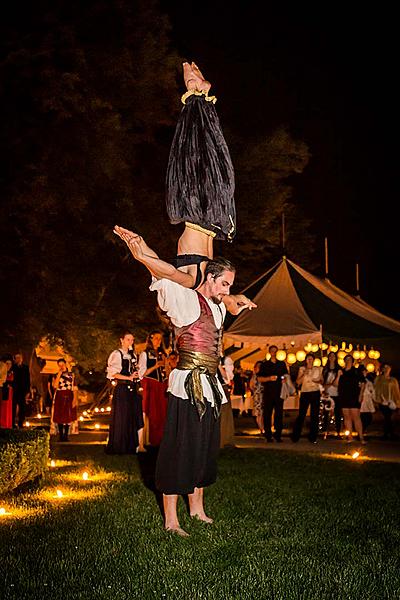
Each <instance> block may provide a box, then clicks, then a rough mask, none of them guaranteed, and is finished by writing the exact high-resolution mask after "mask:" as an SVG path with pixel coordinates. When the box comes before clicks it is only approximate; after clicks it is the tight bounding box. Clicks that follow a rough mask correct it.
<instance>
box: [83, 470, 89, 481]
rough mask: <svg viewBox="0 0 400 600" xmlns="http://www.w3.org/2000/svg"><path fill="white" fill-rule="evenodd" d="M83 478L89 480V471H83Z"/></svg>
mask: <svg viewBox="0 0 400 600" xmlns="http://www.w3.org/2000/svg"><path fill="white" fill-rule="evenodd" d="M82 479H83V480H84V481H87V480H88V479H89V473H88V472H87V471H85V472H84V473H82Z"/></svg>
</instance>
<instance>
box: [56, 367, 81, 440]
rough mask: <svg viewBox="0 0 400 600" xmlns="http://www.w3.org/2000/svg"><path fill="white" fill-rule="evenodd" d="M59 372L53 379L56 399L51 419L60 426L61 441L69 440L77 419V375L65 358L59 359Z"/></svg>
mask: <svg viewBox="0 0 400 600" xmlns="http://www.w3.org/2000/svg"><path fill="white" fill-rule="evenodd" d="M57 365H58V373H57V375H56V376H55V377H54V379H53V384H52V385H53V388H54V390H55V392H54V401H53V411H52V417H51V420H52V421H53V423H55V424H56V425H57V427H58V433H59V440H60V442H68V441H69V438H68V434H69V433H70V426H71V424H72V423H73V422H74V421H76V417H77V415H76V404H75V402H74V389H75V377H74V374H73V373H71V371H69V370H68V367H67V363H66V361H65V359H64V358H59V359H58V361H57Z"/></svg>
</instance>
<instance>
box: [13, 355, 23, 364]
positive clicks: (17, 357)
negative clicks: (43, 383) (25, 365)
mask: <svg viewBox="0 0 400 600" xmlns="http://www.w3.org/2000/svg"><path fill="white" fill-rule="evenodd" d="M14 360H15V362H16V364H17V365H22V354H16V355H15V356H14Z"/></svg>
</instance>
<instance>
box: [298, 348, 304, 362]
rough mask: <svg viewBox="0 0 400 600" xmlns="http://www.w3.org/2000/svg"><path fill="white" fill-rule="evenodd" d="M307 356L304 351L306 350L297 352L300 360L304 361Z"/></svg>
mask: <svg viewBox="0 0 400 600" xmlns="http://www.w3.org/2000/svg"><path fill="white" fill-rule="evenodd" d="M305 357H306V353H305V352H304V350H299V351H298V352H296V358H297V360H298V361H299V362H303V360H304V359H305Z"/></svg>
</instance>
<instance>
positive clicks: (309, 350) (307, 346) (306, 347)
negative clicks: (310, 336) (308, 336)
mask: <svg viewBox="0 0 400 600" xmlns="http://www.w3.org/2000/svg"><path fill="white" fill-rule="evenodd" d="M312 347H313V345H312V343H311V342H308V344H306V345H305V346H304V350H305V351H306V352H311V350H312Z"/></svg>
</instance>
